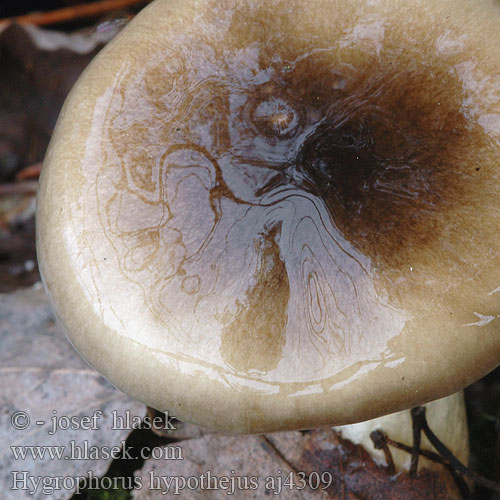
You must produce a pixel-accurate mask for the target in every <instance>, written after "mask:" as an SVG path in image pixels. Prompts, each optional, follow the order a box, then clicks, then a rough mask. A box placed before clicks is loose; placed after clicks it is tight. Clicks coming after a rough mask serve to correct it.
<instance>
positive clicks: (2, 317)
mask: <svg viewBox="0 0 500 500" xmlns="http://www.w3.org/2000/svg"><path fill="white" fill-rule="evenodd" d="M38 288H40V287H38ZM0 345H1V349H0V365H1V369H0V415H1V416H2V418H1V421H0V439H1V443H2V446H1V449H0V450H1V451H0V470H1V471H2V472H1V474H0V491H1V492H2V495H1V497H2V499H6V500H10V499H13V500H14V499H15V500H19V499H23V498H31V499H38V498H44V499H45V498H51V499H54V500H56V499H66V498H70V497H71V495H72V489H73V488H71V487H70V486H71V485H72V484H73V483H74V481H73V479H72V478H75V477H77V476H86V475H87V472H88V471H92V473H93V475H94V476H100V475H102V474H104V473H105V472H106V470H107V468H108V466H109V464H110V462H111V459H109V458H108V459H106V458H103V457H102V456H101V457H99V458H96V459H90V458H89V459H84V460H72V459H65V458H61V459H54V460H51V459H50V458H49V455H48V454H46V456H45V458H44V459H41V460H40V459H39V460H33V459H31V458H26V459H24V460H23V459H21V458H18V459H16V458H15V456H14V455H15V454H16V453H23V451H22V450H26V448H25V447H26V446H57V447H62V448H60V449H62V450H63V452H62V455H63V457H65V456H68V455H69V453H70V446H71V444H70V443H71V441H74V444H75V446H74V449H75V450H76V449H77V447H83V446H85V443H86V444H87V446H88V447H89V448H88V449H89V450H91V449H92V448H90V447H96V446H97V447H100V448H101V449H102V447H103V446H107V447H112V446H119V445H120V442H121V441H123V440H125V439H126V437H127V435H128V434H129V432H130V431H129V430H126V429H125V430H120V429H113V428H112V427H113V422H112V412H113V411H116V414H117V415H118V416H123V415H125V412H126V411H130V416H131V417H138V418H140V417H142V416H143V415H144V414H145V407H144V406H143V405H142V404H140V403H138V402H136V401H134V400H131V399H130V398H128V397H127V396H126V395H125V394H123V393H122V392H120V391H118V390H117V389H115V388H114V387H112V386H111V384H109V383H108V382H107V381H106V380H105V379H104V378H103V377H101V376H100V375H99V374H98V373H97V372H96V371H95V370H94V369H92V368H91V367H90V366H88V365H87V364H86V363H85V361H83V359H82V358H81V357H80V356H79V355H78V354H77V353H76V352H75V351H74V349H73V348H72V347H71V346H70V344H69V342H68V341H67V340H66V339H65V338H64V336H63V333H62V332H61V329H60V328H59V327H58V326H57V325H56V324H55V322H54V318H53V315H52V312H51V310H50V308H49V305H48V302H47V299H46V296H45V294H44V292H43V290H41V289H38V290H37V289H28V290H23V291H19V292H16V293H13V294H10V295H0ZM98 411H101V412H102V416H101V417H100V418H98V419H96V421H95V422H96V424H97V425H96V427H97V428H96V429H83V428H76V429H67V430H63V429H59V430H57V432H55V433H54V434H53V435H50V434H49V432H51V431H52V421H51V418H52V417H54V416H58V417H62V416H70V417H76V418H80V417H84V416H88V417H91V416H93V415H94V414H96V413H95V412H98ZM20 412H22V413H20ZM54 412H56V413H54ZM16 414H17V415H18V417H17V418H18V423H19V424H24V423H26V422H27V417H26V415H27V416H28V417H29V419H30V422H29V425H28V426H27V428H26V429H15V428H14V425H13V422H12V418H13V416H15V415H16ZM37 421H43V422H45V423H44V424H42V425H37ZM61 423H63V424H66V422H65V421H64V419H63V421H61ZM80 424H82V421H81V420H80ZM80 424H79V426H80V427H81V425H80ZM83 426H84V427H91V426H93V422H92V421H89V422H88V423H87V424H83ZM11 447H17V448H11ZM81 449H83V448H81ZM27 453H28V455H29V453H30V452H29V451H28V452H27ZM46 453H47V451H46ZM14 471H17V472H18V474H17V475H13V474H12V473H13V472H14ZM23 471H26V474H23ZM58 476H61V477H65V478H69V479H67V484H66V486H63V487H62V488H61V489H59V490H55V491H54V492H53V493H51V494H50V495H46V494H43V493H42V484H41V482H39V483H38V487H37V488H36V489H35V484H34V483H33V482H32V481H37V480H38V479H37V478H49V479H47V480H46V481H48V482H50V478H55V477H58ZM24 477H26V486H28V488H29V489H28V490H12V487H13V485H14V484H13V481H14V478H17V479H18V480H19V481H20V482H19V481H18V483H17V486H18V487H21V486H23V485H24V484H23V481H24V479H23V478H24ZM29 478H32V480H31V479H29ZM51 484H52V486H54V484H55V483H54V481H52V483H51ZM33 490H35V493H34V494H30V491H33Z"/></svg>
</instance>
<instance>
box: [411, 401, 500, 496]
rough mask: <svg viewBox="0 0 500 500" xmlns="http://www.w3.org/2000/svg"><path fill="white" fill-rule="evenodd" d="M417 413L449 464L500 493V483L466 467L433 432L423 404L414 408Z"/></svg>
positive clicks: (436, 447) (426, 431) (437, 448)
mask: <svg viewBox="0 0 500 500" xmlns="http://www.w3.org/2000/svg"><path fill="white" fill-rule="evenodd" d="M413 413H415V416H416V417H417V418H421V419H422V430H423V431H424V434H425V435H426V437H427V439H428V440H429V442H430V443H431V444H432V446H434V448H435V449H436V451H437V452H438V453H439V454H440V455H441V456H442V457H443V458H444V459H445V460H446V461H448V462H449V464H450V465H451V466H452V467H453V468H454V469H455V470H456V471H457V472H459V473H460V474H462V475H464V476H465V477H468V478H469V479H472V481H474V482H475V483H476V484H480V485H481V486H484V487H485V488H488V489H489V490H492V491H495V492H497V493H500V483H497V482H495V481H491V480H490V479H486V478H485V477H483V476H481V475H479V474H478V473H477V472H474V471H472V470H470V469H469V468H468V467H466V466H465V465H464V464H463V463H462V462H460V460H458V459H457V458H455V455H453V453H452V452H451V451H450V450H449V449H448V448H447V447H446V446H445V445H444V444H443V443H442V442H441V441H440V440H439V438H438V437H437V436H436V434H434V432H432V430H431V429H430V427H429V424H428V423H427V419H426V418H425V408H424V407H423V406H417V407H416V408H414V409H413V410H412V414H413Z"/></svg>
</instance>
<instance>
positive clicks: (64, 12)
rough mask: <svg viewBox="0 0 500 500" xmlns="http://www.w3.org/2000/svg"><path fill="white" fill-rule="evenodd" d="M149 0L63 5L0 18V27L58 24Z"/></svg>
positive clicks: (104, 0) (97, 15)
mask: <svg viewBox="0 0 500 500" xmlns="http://www.w3.org/2000/svg"><path fill="white" fill-rule="evenodd" d="M149 1H151V0H102V1H101V2H93V3H88V4H80V5H75V6H74V7H65V8H63V9H57V10H51V11H48V12H40V13H33V14H26V15H24V16H18V17H10V18H5V19H0V27H1V26H3V25H5V24H10V23H14V22H15V23H19V24H36V25H37V26H47V25H49V24H59V23H64V22H68V21H75V20H76V19H83V18H89V17H99V16H101V15H103V14H106V13H108V12H112V11H115V10H120V9H124V8H127V7H131V6H133V5H139V4H143V3H148V2H149Z"/></svg>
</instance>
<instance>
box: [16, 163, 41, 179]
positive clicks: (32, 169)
mask: <svg viewBox="0 0 500 500" xmlns="http://www.w3.org/2000/svg"><path fill="white" fill-rule="evenodd" d="M41 169H42V163H41V162H40V163H35V164H34V165H29V166H28V167H24V168H23V169H22V170H20V171H19V172H18V173H17V174H16V179H17V180H18V181H27V180H30V179H38V177H39V176H40V171H41Z"/></svg>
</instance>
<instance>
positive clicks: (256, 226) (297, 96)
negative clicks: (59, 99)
mask: <svg viewBox="0 0 500 500" xmlns="http://www.w3.org/2000/svg"><path fill="white" fill-rule="evenodd" d="M160 3H161V2H160ZM223 3H224V2H221V3H220V5H219V2H212V4H211V5H210V9H207V11H205V12H203V13H202V15H200V16H199V17H196V18H195V20H194V21H193V24H192V25H191V23H185V24H182V30H179V31H177V32H175V36H171V35H169V34H168V33H167V34H166V35H165V38H164V39H162V38H159V39H158V41H156V42H154V43H151V42H148V41H146V40H144V44H143V46H141V45H139V48H138V49H137V52H138V53H139V54H144V55H142V56H138V55H137V54H132V56H128V58H127V57H124V58H123V59H122V60H119V62H117V61H116V59H115V60H114V62H113V64H114V66H115V67H116V69H118V71H117V70H116V69H115V71H114V72H111V74H112V75H113V76H107V77H106V82H100V83H99V84H95V82H94V83H91V87H92V85H94V87H95V90H94V88H92V91H91V94H92V95H93V96H95V97H92V99H95V104H92V105H90V107H87V104H80V103H79V104H78V106H79V107H80V112H81V111H82V110H83V112H84V113H86V116H88V122H87V123H88V125H85V126H83V128H84V129H85V130H87V132H86V135H85V138H84V139H82V142H81V144H82V146H81V147H80V146H78V147H79V148H80V149H79V150H80V151H82V152H83V155H82V157H80V158H79V159H78V160H77V163H79V164H78V166H77V167H76V172H77V180H76V182H75V181H72V182H74V189H72V190H73V191H74V193H75V194H76V198H73V199H70V197H69V196H67V198H66V199H67V202H66V203H65V204H64V210H65V213H66V215H65V221H66V222H65V223H64V224H65V225H66V226H65V228H64V229H62V233H63V234H64V244H63V246H64V247H65V248H68V253H69V254H71V256H72V257H71V258H72V260H73V261H74V262H75V263H76V265H77V266H81V269H82V271H79V272H78V274H77V281H78V282H79V286H80V287H81V289H82V290H83V291H84V292H83V293H84V294H85V296H86V297H87V300H88V301H89V303H90V304H92V309H93V310H94V313H95V314H96V316H97V317H99V318H101V320H102V321H103V323H104V324H105V325H106V328H108V329H110V330H111V331H113V332H116V333H117V334H118V335H119V336H120V337H122V338H128V339H130V340H131V341H133V342H134V343H136V344H137V345H144V346H147V348H148V349H151V352H152V353H153V354H152V355H153V356H156V357H157V359H158V360H159V362H160V363H162V364H164V365H165V366H166V367H167V368H166V369H172V370H174V369H180V371H181V373H183V374H185V375H186V376H187V377H192V376H195V375H196V374H198V373H204V376H205V377H207V378H208V379H210V380H214V381H217V382H218V383H221V384H222V385H224V386H225V387H229V388H231V389H232V390H234V391H237V392H238V391H240V392H241V391H244V390H246V388H248V389H251V390H252V391H254V393H255V394H261V395H265V394H269V395H273V394H277V393H280V394H281V395H283V396H286V397H288V398H300V397H301V396H302V395H308V394H321V393H325V392H328V391H333V392H335V391H337V390H341V388H342V387H343V386H348V385H349V384H351V382H352V381H354V380H360V379H362V378H364V377H365V376H366V375H367V374H368V373H370V372H372V371H374V370H379V371H380V370H388V372H390V371H391V370H393V369H395V368H396V367H400V368H402V369H403V370H405V368H404V367H405V366H409V364H413V363H414V361H413V360H412V361H411V362H410V361H408V357H409V356H413V353H414V351H415V350H417V351H418V349H420V348H421V347H422V346H427V345H428V343H429V342H430V341H429V339H428V337H427V334H428V330H431V335H432V330H433V329H436V331H441V325H447V324H448V323H450V324H451V325H452V330H453V333H452V335H458V336H460V335H462V333H461V330H460V328H464V329H465V330H467V328H466V327H467V326H468V327H469V328H470V324H473V325H476V326H478V325H477V323H474V321H475V319H476V316H477V317H479V316H478V315H484V314H486V315H489V316H492V318H493V319H492V320H491V321H490V322H488V324H489V325H490V326H489V327H488V328H493V327H494V325H493V324H491V323H492V322H496V321H497V314H498V312H499V311H498V309H499V308H498V304H497V300H496V297H493V298H490V296H488V293H489V292H491V291H492V290H494V289H495V287H498V285H499V284H500V274H499V273H498V270H495V271H494V272H493V273H491V272H484V269H483V264H482V263H481V262H482V261H481V259H482V257H481V254H484V251H485V249H486V251H487V252H489V253H490V255H491V256H492V258H493V259H496V258H497V257H498V254H499V252H498V250H499V248H500V245H499V242H498V241H497V236H496V231H497V228H498V220H497V218H498V215H499V214H498V202H497V197H498V195H499V194H500V193H499V189H498V181H499V179H498V172H497V170H498V158H499V153H500V146H499V133H500V130H497V129H496V128H495V127H497V126H498V123H500V118H499V117H500V114H497V113H499V110H498V109H497V108H498V106H497V105H492V104H491V103H492V102H493V101H494V98H495V95H497V94H498V93H499V92H500V91H499V85H498V83H499V82H498V76H490V75H488V74H487V70H488V69H489V68H490V66H489V65H488V63H487V62H484V64H483V66H481V67H480V68H477V67H476V64H477V63H476V59H475V57H476V56H477V54H478V53H479V52H478V50H479V49H476V47H475V45H470V44H469V41H468V38H467V34H466V33H465V34H464V33H462V32H460V29H459V28H458V27H457V26H455V27H454V26H453V25H451V26H450V27H449V30H448V31H447V32H443V31H442V30H441V31H438V32H433V31H432V30H430V31H429V32H428V33H427V35H426V37H427V38H425V39H422V40H420V42H419V43H416V41H415V40H416V39H417V35H419V34H420V35H421V33H422V32H421V31H420V30H421V29H422V28H423V26H424V24H425V19H423V20H422V21H421V23H422V24H418V22H416V21H415V23H414V24H411V25H409V26H410V27H409V28H408V29H406V31H405V32H404V33H403V32H401V30H400V25H399V20H400V19H401V17H398V16H401V13H399V14H398V11H397V9H396V11H395V12H393V10H392V9H389V7H384V8H379V9H376V8H374V7H373V8H372V7H370V6H369V4H366V5H364V6H363V9H355V8H354V7H353V8H352V10H351V11H349V12H347V14H346V15H345V18H343V19H342V22H340V21H339V20H337V17H336V15H334V13H333V7H332V12H327V13H326V14H322V15H321V16H318V17H316V18H315V22H313V21H314V20H310V19H309V18H307V19H309V21H304V25H303V26H300V27H297V26H296V25H295V23H296V19H297V16H301V15H302V14H303V12H302V9H304V8H305V7H304V6H300V5H299V4H297V5H296V6H295V7H296V8H295V9H290V11H288V12H287V13H286V14H285V15H283V16H282V17H279V19H276V20H275V22H270V19H271V16H272V10H273V8H277V7H276V5H278V4H280V2H267V3H262V2H241V5H240V9H241V10H239V9H238V8H237V6H236V5H235V6H234V7H232V8H228V6H227V5H223ZM275 3H276V5H274V4H275ZM271 4H273V5H271ZM273 6H274V7H273ZM159 9H161V8H159ZM186 9H188V10H189V7H186ZM167 10H168V9H167ZM186 16H187V17H186V18H189V15H187V14H186ZM424 17H425V16H424ZM301 19H306V18H305V17H304V18H301ZM172 22H173V25H174V27H175V26H176V24H175V23H176V22H181V21H176V20H174V21H172ZM182 22H184V21H182ZM308 23H309V25H308ZM172 29H173V28H172ZM139 31H140V30H139ZM141 36H142V35H141ZM141 36H139V39H140V40H142V38H141ZM130 43H131V46H134V45H132V42H130ZM134 43H135V44H136V45H135V46H136V47H137V40H136V41H135V42H134ZM117 47H118V48H117V49H116V52H117V53H119V54H124V53H125V52H126V49H127V46H126V44H124V48H123V49H122V48H120V46H119V43H117ZM141 51H142V52H141ZM106 57H108V56H107V55H106V56H104V57H103V59H102V61H103V63H101V66H104V65H105V64H106ZM109 60H110V59H109V57H108V61H109ZM93 71H94V72H95V71H96V69H93ZM89 75H90V76H87V80H88V81H91V80H92V73H91V72H90V73H89ZM92 99H91V102H93V101H92ZM75 106H76V105H75ZM495 106H496V107H495ZM69 112H70V113H73V112H74V113H75V114H76V113H77V111H72V110H70V111H69ZM75 127H76V126H75V125H73V128H75ZM499 129H500V127H499ZM71 134H72V136H73V137H76V132H75V131H72V132H71ZM73 161H74V159H71V162H73ZM46 175H48V174H46ZM479 193H482V194H479ZM478 207H481V208H480V210H481V212H480V213H479V212H478ZM484 213H487V214H488V217H487V218H484V219H483V218H482V215H481V214H484ZM75 228H79V229H76V230H75ZM464 232H465V233H467V235H468V237H467V238H463V235H464ZM49 274H50V271H49ZM49 290H50V283H49ZM464 304H466V307H465V308H464ZM479 309H481V310H479ZM63 315H64V314H63ZM450 315H457V316H456V317H455V316H453V320H450ZM489 316H488V317H489ZM469 319H470V324H468V323H467V321H468V320H469ZM429 325H433V326H431V327H430V328H429ZM457 329H458V330H457ZM465 330H464V332H465ZM416 335H418V336H419V335H422V336H425V339H424V338H423V339H419V338H415V336H416ZM70 337H71V335H70ZM450 338H451V337H450ZM75 343H76V344H77V346H78V342H75ZM467 349H468V348H467ZM83 350H85V349H83ZM423 353H424V351H421V352H420V353H419V354H417V356H420V360H423V359H424V358H422V355H423ZM457 356H460V354H456V353H454V354H453V355H452V357H457ZM430 358H432V355H431V356H430ZM419 362H420V361H419ZM429 363H431V361H430V360H429ZM417 364H418V363H417ZM175 367H177V368H175ZM428 377H429V375H428V374H424V375H422V378H428ZM389 378H390V375H389ZM410 378H411V377H410ZM415 380H416V379H415ZM417 385H418V384H417ZM409 387H411V386H409ZM391 390H392V389H391ZM411 390H412V389H410V391H411ZM444 392H445V390H441V394H439V395H444V394H443V393H444ZM436 397H437V395H436ZM361 404H362V403H361ZM323 420H324V419H323Z"/></svg>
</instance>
